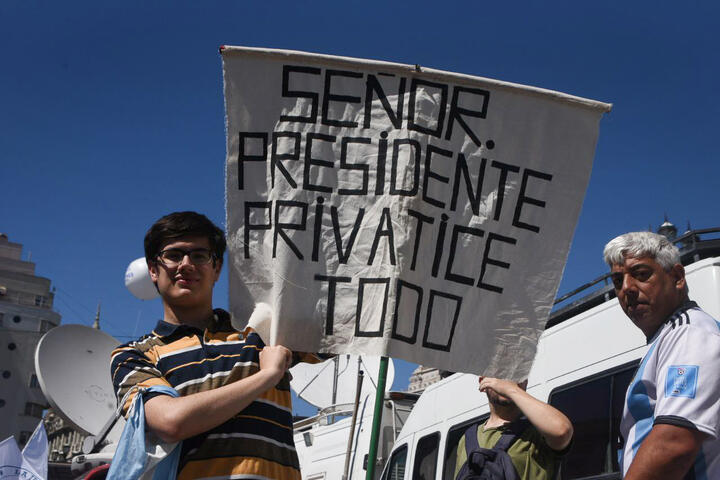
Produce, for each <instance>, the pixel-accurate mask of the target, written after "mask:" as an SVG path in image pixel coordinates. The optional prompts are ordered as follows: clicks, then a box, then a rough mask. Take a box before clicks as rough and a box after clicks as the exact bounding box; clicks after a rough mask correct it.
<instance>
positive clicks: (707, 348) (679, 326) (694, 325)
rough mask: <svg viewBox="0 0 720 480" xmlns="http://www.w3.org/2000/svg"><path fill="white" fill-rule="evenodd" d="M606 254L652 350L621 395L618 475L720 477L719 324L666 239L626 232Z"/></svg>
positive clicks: (625, 305) (632, 479) (631, 479)
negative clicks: (696, 297) (696, 296)
mask: <svg viewBox="0 0 720 480" xmlns="http://www.w3.org/2000/svg"><path fill="white" fill-rule="evenodd" d="M603 254H604V258H605V262H606V263H607V264H608V265H609V266H610V268H611V276H612V280H613V285H614V287H615V293H616V294H617V298H618V301H619V302H620V306H621V307H622V309H623V311H624V312H625V314H626V315H627V316H628V317H629V318H630V320H632V322H633V323H634V324H635V325H636V326H637V327H638V328H639V329H640V330H642V332H643V333H644V334H645V337H646V338H647V342H648V345H649V348H648V351H647V353H646V354H645V357H644V358H643V359H642V362H641V363H640V366H639V367H638V370H637V372H636V374H635V377H634V378H633V380H632V382H631V383H630V385H629V387H628V392H627V395H626V398H625V408H624V412H623V418H622V422H621V425H620V432H621V434H622V436H623V439H624V442H625V447H624V449H623V452H622V454H621V458H620V461H621V464H622V470H623V478H625V479H627V480H637V479H668V480H669V479H716V478H717V479H720V440H718V434H719V433H720V323H718V322H717V321H716V320H715V319H713V318H712V317H711V316H710V315H708V314H707V313H705V312H704V311H702V310H701V309H700V307H698V305H697V304H696V303H695V302H692V301H690V300H689V298H688V288H687V284H686V283H685V269H684V268H683V266H682V264H681V263H680V253H679V251H678V249H677V247H675V246H674V245H673V244H672V243H671V242H669V241H668V240H667V238H665V237H664V236H662V235H658V234H655V233H651V232H632V233H626V234H624V235H620V236H619V237H617V238H615V239H613V240H611V241H610V242H609V243H608V244H607V245H606V246H605V250H604V252H603Z"/></svg>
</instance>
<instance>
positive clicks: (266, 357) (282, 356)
mask: <svg viewBox="0 0 720 480" xmlns="http://www.w3.org/2000/svg"><path fill="white" fill-rule="evenodd" d="M291 363H292V352H291V351H290V350H288V349H287V348H285V347H283V346H282V345H273V346H267V347H265V348H263V349H262V350H261V351H260V371H263V370H267V371H269V372H272V373H274V374H275V376H276V377H277V380H278V381H280V379H281V378H282V376H283V375H284V374H285V372H286V371H287V369H288V368H290V365H291Z"/></svg>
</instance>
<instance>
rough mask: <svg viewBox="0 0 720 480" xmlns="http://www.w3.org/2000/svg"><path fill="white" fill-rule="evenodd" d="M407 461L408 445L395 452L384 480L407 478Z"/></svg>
mask: <svg viewBox="0 0 720 480" xmlns="http://www.w3.org/2000/svg"><path fill="white" fill-rule="evenodd" d="M406 460H407V445H403V446H402V447H400V448H398V449H397V450H395V451H394V452H393V454H392V457H390V461H389V462H388V468H387V470H385V474H384V475H383V477H382V478H383V480H403V479H404V478H405V461H406Z"/></svg>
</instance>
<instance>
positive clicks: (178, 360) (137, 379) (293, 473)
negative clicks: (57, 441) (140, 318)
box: [111, 310, 320, 480]
mask: <svg viewBox="0 0 720 480" xmlns="http://www.w3.org/2000/svg"><path fill="white" fill-rule="evenodd" d="M264 346H265V345H264V343H263V341H262V340H261V339H260V337H259V336H258V335H257V333H255V332H254V331H253V330H252V329H250V328H248V329H246V330H245V331H244V332H238V331H237V330H235V329H234V328H233V327H232V324H231V322H230V315H229V314H228V313H227V312H225V311H224V310H215V315H214V318H213V321H212V322H211V325H210V326H209V327H208V328H207V329H205V330H204V331H202V330H199V329H197V328H194V327H189V326H186V325H172V324H170V323H167V322H164V321H162V320H161V321H159V322H158V324H157V326H156V327H155V329H154V330H153V332H152V333H151V334H149V335H146V336H144V337H142V338H140V339H139V340H137V341H135V342H130V343H127V344H125V345H121V346H120V347H118V348H117V349H115V350H114V351H113V353H112V366H111V373H112V381H113V385H114V387H115V393H116V395H117V398H118V399H122V398H123V396H124V395H125V393H127V392H128V391H129V390H130V389H131V388H132V387H133V386H135V385H139V386H151V385H169V386H171V387H173V388H174V389H175V390H177V391H178V392H179V393H180V395H190V394H192V393H196V392H202V391H207V390H212V389H214V388H218V387H221V386H223V385H227V384H228V383H232V382H235V381H237V380H240V379H242V378H246V377H248V376H250V375H252V374H254V373H256V372H257V371H258V370H259V354H260V351H261V350H262V349H263V347H264ZM294 361H306V362H317V361H320V357H319V356H316V355H312V354H294ZM132 395H133V394H131V395H128V399H127V400H126V403H125V405H124V407H123V408H124V411H123V413H125V414H127V409H128V408H129V406H130V404H131V403H132ZM292 433H293V432H292V406H291V397H290V381H289V376H288V375H286V376H285V377H284V378H283V379H282V380H281V381H280V383H278V385H276V386H275V388H271V389H270V390H268V391H267V392H265V393H264V394H263V395H261V396H260V397H259V398H258V399H256V400H255V401H254V402H252V403H251V404H250V405H248V406H247V407H246V408H245V409H244V410H243V411H241V412H240V413H239V414H237V415H235V416H234V417H233V418H231V419H230V420H228V421H227V422H225V423H223V424H222V425H220V426H218V427H216V428H214V429H212V430H210V431H208V432H205V433H203V434H200V435H197V436H195V437H191V438H188V439H186V440H184V441H183V447H182V455H181V462H180V465H179V468H178V479H182V480H184V479H200V478H213V479H222V478H253V479H256V478H257V479H265V478H267V479H280V480H299V479H300V469H299V464H298V458H297V453H296V452H295V445H294V443H293V435H292Z"/></svg>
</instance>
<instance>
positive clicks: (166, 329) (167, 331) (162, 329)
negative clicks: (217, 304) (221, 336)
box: [153, 308, 230, 337]
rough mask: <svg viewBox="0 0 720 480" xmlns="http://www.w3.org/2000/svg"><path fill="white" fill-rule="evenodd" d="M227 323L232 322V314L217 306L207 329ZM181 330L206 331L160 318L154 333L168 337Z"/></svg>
mask: <svg viewBox="0 0 720 480" xmlns="http://www.w3.org/2000/svg"><path fill="white" fill-rule="evenodd" d="M225 323H230V314H228V312H226V311H225V310H222V309H219V308H216V309H215V310H213V316H212V320H211V322H210V324H209V325H208V328H207V329H206V330H211V331H212V330H216V329H217V328H218V327H222V326H224V324H225ZM177 331H181V332H187V333H204V331H202V330H200V329H199V328H195V327H191V326H190V325H175V324H174V323H169V322H166V321H165V320H158V322H157V324H156V325H155V328H154V329H153V333H154V334H155V335H157V336H159V337H167V336H170V335H172V334H173V333H175V332H177Z"/></svg>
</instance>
